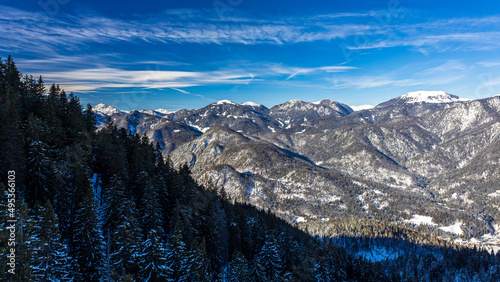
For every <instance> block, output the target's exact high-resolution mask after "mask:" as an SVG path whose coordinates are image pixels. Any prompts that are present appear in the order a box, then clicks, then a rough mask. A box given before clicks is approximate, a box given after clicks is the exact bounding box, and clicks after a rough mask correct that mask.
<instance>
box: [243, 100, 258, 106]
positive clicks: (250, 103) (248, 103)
mask: <svg viewBox="0 0 500 282" xmlns="http://www.w3.org/2000/svg"><path fill="white" fill-rule="evenodd" d="M240 105H242V106H250V107H262V105H261V104H257V103H254V102H251V101H248V102H245V103H241V104H240Z"/></svg>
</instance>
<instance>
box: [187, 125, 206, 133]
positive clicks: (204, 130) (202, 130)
mask: <svg viewBox="0 0 500 282" xmlns="http://www.w3.org/2000/svg"><path fill="white" fill-rule="evenodd" d="M191 127H194V128H196V129H197V130H198V131H201V132H203V133H205V132H207V131H208V130H209V129H210V127H205V128H201V127H199V126H197V125H191Z"/></svg>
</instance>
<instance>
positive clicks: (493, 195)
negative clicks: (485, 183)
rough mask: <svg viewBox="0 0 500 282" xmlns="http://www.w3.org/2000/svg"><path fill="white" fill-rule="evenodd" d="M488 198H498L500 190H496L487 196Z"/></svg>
mask: <svg viewBox="0 0 500 282" xmlns="http://www.w3.org/2000/svg"><path fill="white" fill-rule="evenodd" d="M488 197H500V190H497V191H496V192H493V193H490V194H488Z"/></svg>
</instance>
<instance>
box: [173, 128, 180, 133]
mask: <svg viewBox="0 0 500 282" xmlns="http://www.w3.org/2000/svg"><path fill="white" fill-rule="evenodd" d="M180 131H181V130H180V129H174V130H173V132H174V133H177V132H180Z"/></svg>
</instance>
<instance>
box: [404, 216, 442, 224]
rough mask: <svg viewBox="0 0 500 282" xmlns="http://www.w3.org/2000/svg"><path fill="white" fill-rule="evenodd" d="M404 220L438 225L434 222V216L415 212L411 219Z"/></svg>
mask: <svg viewBox="0 0 500 282" xmlns="http://www.w3.org/2000/svg"><path fill="white" fill-rule="evenodd" d="M404 222H409V223H413V224H416V225H421V224H427V225H432V226H434V225H436V224H435V223H434V222H432V217H430V216H425V215H418V214H414V215H413V216H412V217H411V218H410V219H409V220H405V221H404Z"/></svg>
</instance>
